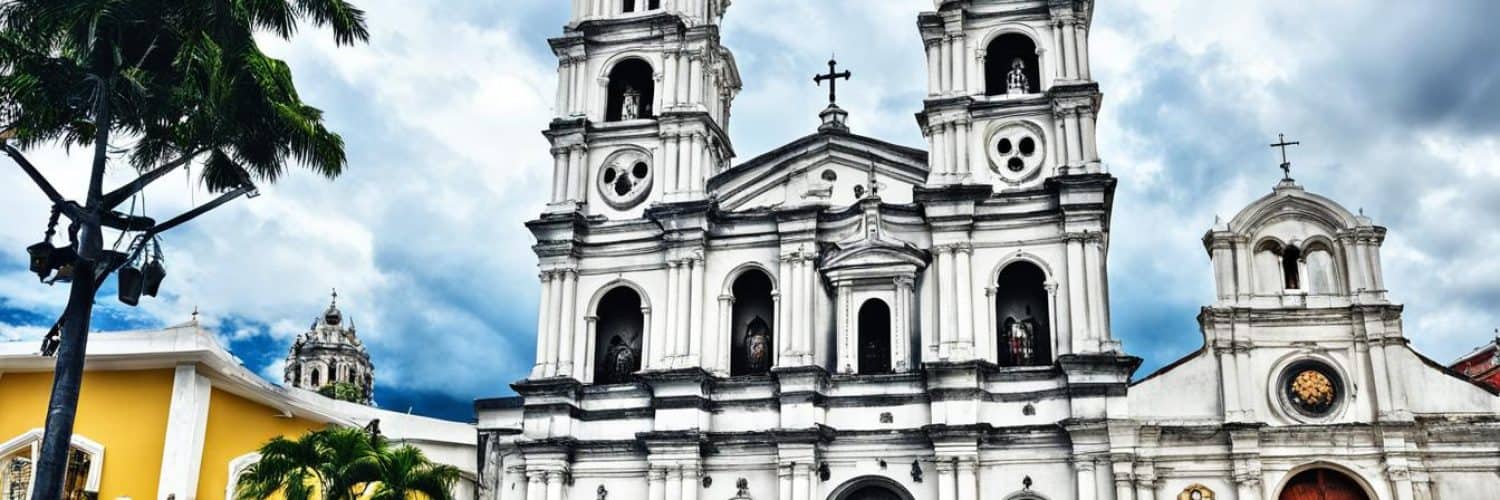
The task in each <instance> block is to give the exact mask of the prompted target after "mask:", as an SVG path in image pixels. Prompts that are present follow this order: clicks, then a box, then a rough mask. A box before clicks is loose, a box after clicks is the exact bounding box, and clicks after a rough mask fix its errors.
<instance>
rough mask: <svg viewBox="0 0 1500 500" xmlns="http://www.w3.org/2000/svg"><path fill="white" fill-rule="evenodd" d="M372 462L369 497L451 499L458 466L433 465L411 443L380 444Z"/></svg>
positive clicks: (406, 499)
mask: <svg viewBox="0 0 1500 500" xmlns="http://www.w3.org/2000/svg"><path fill="white" fill-rule="evenodd" d="M374 462H375V465H376V467H375V471H374V473H375V474H374V477H373V481H372V482H373V484H374V489H373V490H372V494H371V495H370V500H422V499H424V498H425V499H428V500H453V484H454V483H456V482H458V477H459V473H458V468H456V467H453V466H451V465H444V464H434V463H432V462H431V461H428V460H427V456H426V455H424V454H422V450H419V449H417V448H416V447H414V446H412V445H408V444H403V445H401V446H396V447H384V448H383V449H381V450H379V451H378V452H377V453H376V454H375V456H374Z"/></svg>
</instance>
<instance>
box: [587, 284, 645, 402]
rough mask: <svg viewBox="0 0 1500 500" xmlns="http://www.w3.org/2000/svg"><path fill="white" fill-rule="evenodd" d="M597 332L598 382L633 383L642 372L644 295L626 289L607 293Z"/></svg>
mask: <svg viewBox="0 0 1500 500" xmlns="http://www.w3.org/2000/svg"><path fill="white" fill-rule="evenodd" d="M597 316H598V318H599V319H598V321H599V324H598V325H597V326H596V328H595V330H594V335H595V336H594V346H595V348H594V352H595V356H596V358H595V359H594V383H597V384H618V383H622V382H629V381H630V378H631V376H632V375H633V374H635V372H636V371H639V370H640V369H641V342H642V340H644V336H645V324H646V320H645V313H644V312H643V311H642V310H641V296H640V295H638V294H636V292H635V290H634V289H631V288H630V287H626V286H620V287H616V288H615V289H613V290H610V291H609V292H608V293H606V294H604V298H603V299H601V300H600V301H599V309H598V312H597Z"/></svg>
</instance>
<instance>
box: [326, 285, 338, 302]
mask: <svg viewBox="0 0 1500 500" xmlns="http://www.w3.org/2000/svg"><path fill="white" fill-rule="evenodd" d="M328 305H329V306H336V305H339V289H337V288H334V289H333V300H331V301H329V302H328Z"/></svg>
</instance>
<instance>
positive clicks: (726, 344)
mask: <svg viewBox="0 0 1500 500" xmlns="http://www.w3.org/2000/svg"><path fill="white" fill-rule="evenodd" d="M772 300H773V301H774V300H775V299H772ZM772 335H775V334H774V333H773V334H772ZM717 337H718V339H719V341H718V345H716V346H715V347H714V354H715V355H716V356H715V359H717V360H718V361H717V366H718V368H719V370H721V371H723V372H724V373H730V371H731V370H733V366H734V364H733V363H734V361H733V360H732V359H730V356H731V354H732V353H733V352H734V296H733V295H729V294H724V295H720V296H719V334H718V335H717ZM773 338H774V337H773Z"/></svg>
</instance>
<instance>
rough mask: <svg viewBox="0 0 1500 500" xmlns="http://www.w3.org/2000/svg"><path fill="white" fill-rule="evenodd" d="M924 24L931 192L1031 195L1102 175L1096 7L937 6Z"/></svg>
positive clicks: (987, 1) (969, 1) (986, 2)
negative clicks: (1092, 49)
mask: <svg viewBox="0 0 1500 500" xmlns="http://www.w3.org/2000/svg"><path fill="white" fill-rule="evenodd" d="M936 4H937V7H938V10H937V11H936V12H929V13H925V14H923V15H922V17H921V18H920V19H919V21H918V23H919V27H920V29H921V33H922V41H923V43H924V45H925V46H926V49H927V87H928V96H927V99H926V101H925V106H924V109H923V111H922V112H921V113H920V114H919V115H918V120H919V122H920V125H921V127H922V130H923V133H924V135H926V137H927V139H928V141H929V142H930V144H931V148H930V151H931V152H932V157H931V166H932V175H931V176H930V178H929V179H928V185H929V186H940V185H951V184H989V185H992V186H994V188H995V190H996V191H1003V190H1014V189H1028V188H1032V187H1036V186H1039V185H1040V184H1042V182H1043V181H1044V180H1045V179H1047V178H1051V177H1059V176H1065V175H1076V174H1093V173H1099V172H1102V170H1103V169H1102V168H1101V166H1100V162H1099V153H1098V151H1097V149H1096V147H1095V142H1094V122H1095V117H1096V116H1097V114H1098V112H1099V105H1100V101H1101V94H1100V93H1099V86H1098V84H1097V83H1095V82H1094V81H1093V77H1092V76H1091V75H1090V71H1089V44H1088V33H1089V27H1090V21H1091V18H1092V15H1093V9H1094V5H1093V2H1092V1H1091V0H1046V1H1034V0H1032V1H1022V0H937V2H936Z"/></svg>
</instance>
